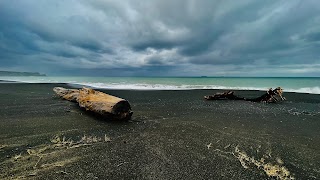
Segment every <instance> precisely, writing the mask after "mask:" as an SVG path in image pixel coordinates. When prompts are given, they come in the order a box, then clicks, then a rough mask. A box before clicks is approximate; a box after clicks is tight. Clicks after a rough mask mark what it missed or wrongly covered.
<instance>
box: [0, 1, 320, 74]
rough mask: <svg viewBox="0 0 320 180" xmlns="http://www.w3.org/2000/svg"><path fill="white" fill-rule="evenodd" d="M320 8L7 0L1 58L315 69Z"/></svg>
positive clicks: (6, 63) (135, 68) (303, 4)
mask: <svg viewBox="0 0 320 180" xmlns="http://www.w3.org/2000/svg"><path fill="white" fill-rule="evenodd" d="M319 12H320V2H319V1H317V0H309V1H301V0H292V1H278V0H271V1H255V0H244V1H233V0H225V1H218V0H216V1H211V0H208V1H196V0H187V1H185V0H178V1H170V0H153V1H146V2H145V1H139V0H128V1H113V0H108V1H104V0H94V1H93V0H78V1H76V0H69V1H64V2H62V1H36V0H27V1H18V0H12V1H1V2H0V66H1V68H3V69H4V68H12V67H16V68H21V69H23V68H26V69H32V70H34V69H35V68H37V67H38V68H41V69H46V70H47V71H50V72H52V73H54V72H55V70H54V69H56V72H58V71H57V69H61V72H64V73H65V72H69V73H70V74H72V73H75V72H77V70H81V71H83V72H84V69H88V72H91V71H92V72H94V70H93V69H112V68H119V69H118V70H121V71H123V72H124V74H127V75H135V72H136V75H141V74H143V75H148V74H149V75H154V74H159V73H160V72H164V71H166V74H168V71H172V70H174V71H175V72H172V74H173V75H174V74H176V75H183V73H185V74H188V75H190V73H191V74H195V75H196V74H198V73H197V72H196V70H199V71H201V68H203V67H204V66H207V67H208V70H207V71H206V73H209V75H210V74H214V72H218V70H217V71H212V72H210V71H209V67H210V68H213V67H214V68H216V67H220V69H222V70H223V71H227V72H225V73H226V74H228V75H232V74H234V75H239V74H241V73H242V74H246V73H248V72H247V71H246V70H245V68H243V67H246V66H247V65H254V66H255V67H256V69H263V68H265V69H268V67H269V66H271V65H276V66H273V67H272V68H269V70H272V71H274V72H276V71H277V70H276V69H277V67H279V69H281V68H280V66H281V67H282V66H287V67H291V68H293V67H292V66H291V65H297V64H303V65H305V66H304V67H305V69H309V70H310V72H311V69H310V68H308V67H307V65H313V64H319V63H320V62H319V58H320V55H319V52H318V49H319V46H320V45H319V41H320V34H319V32H320V26H319V24H320V13H319ZM164 67H166V68H164ZM169 67H172V68H169ZM226 67H228V68H226ZM231 67H232V68H231ZM316 67H318V66H316ZM53 68H54V69H53ZM64 69H65V70H67V69H68V71H64ZM139 69H140V70H139ZM157 69H161V70H162V71H157ZM186 69H187V70H188V71H189V72H190V73H188V72H186ZM282 69H283V68H282ZM153 71H154V72H159V73H153ZM223 71H221V72H220V71H219V73H218V74H221V73H222V74H223ZM97 72H98V70H97ZM203 72H205V71H203ZM295 72H298V71H286V73H288V74H290V73H291V74H292V73H295ZM312 72H314V71H312ZM170 73H171V72H170ZM255 73H256V74H257V75H258V74H259V72H255ZM306 74H308V73H306Z"/></svg>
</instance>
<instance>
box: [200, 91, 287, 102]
mask: <svg viewBox="0 0 320 180" xmlns="http://www.w3.org/2000/svg"><path fill="white" fill-rule="evenodd" d="M282 94H283V89H282V88H281V87H277V88H276V89H274V90H273V89H272V88H270V89H269V90H268V91H267V92H266V93H265V94H263V95H262V96H260V97H258V98H252V99H247V98H244V97H239V96H235V95H234V92H233V91H226V92H223V93H216V94H214V95H208V96H204V98H205V99H206V100H244V101H252V102H267V103H276V102H279V101H284V100H286V98H285V97H283V96H282Z"/></svg>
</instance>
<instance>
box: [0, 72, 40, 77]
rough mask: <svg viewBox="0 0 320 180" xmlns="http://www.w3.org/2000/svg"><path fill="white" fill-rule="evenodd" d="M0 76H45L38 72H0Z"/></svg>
mask: <svg viewBox="0 0 320 180" xmlns="http://www.w3.org/2000/svg"><path fill="white" fill-rule="evenodd" d="M0 76H46V75H45V74H40V73H39V72H17V71H0Z"/></svg>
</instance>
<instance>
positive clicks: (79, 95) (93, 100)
mask: <svg viewBox="0 0 320 180" xmlns="http://www.w3.org/2000/svg"><path fill="white" fill-rule="evenodd" d="M53 91H54V92H55V93H56V94H57V95H59V96H60V97H62V98H63V99H66V100H69V101H73V102H78V104H79V106H80V107H82V108H85V109H86V110H87V111H92V112H95V113H97V114H100V115H102V116H105V117H108V118H112V119H118V120H129V119H130V118H131V116H132V114H133V112H132V111H131V106H130V104H129V102H128V101H127V100H125V99H121V98H118V97H115V96H111V95H109V94H105V93H103V92H100V91H95V90H93V89H90V88H82V89H80V90H78V89H65V88H62V87H55V88H53Z"/></svg>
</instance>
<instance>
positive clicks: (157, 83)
mask: <svg viewBox="0 0 320 180" xmlns="http://www.w3.org/2000/svg"><path fill="white" fill-rule="evenodd" d="M0 79H2V80H11V81H20V82H28V83H75V84H81V85H88V86H92V87H96V88H108V89H135V90H143V89H144V90H186V89H237V90H266V89H268V88H271V87H273V88H275V87H278V86H281V87H282V88H283V89H284V90H285V91H287V92H300V93H313V94H320V78H319V77H298V78H294V77H290V78H284V77H280V78H276V77H270V78H266V77H259V78H252V77H179V78H178V77H50V76H48V77H0Z"/></svg>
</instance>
